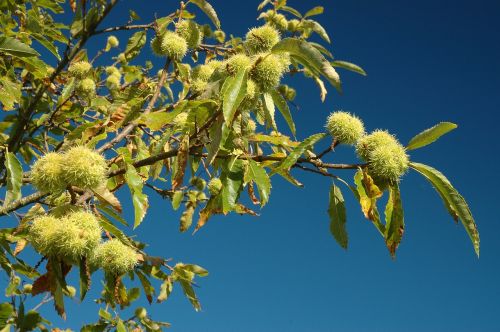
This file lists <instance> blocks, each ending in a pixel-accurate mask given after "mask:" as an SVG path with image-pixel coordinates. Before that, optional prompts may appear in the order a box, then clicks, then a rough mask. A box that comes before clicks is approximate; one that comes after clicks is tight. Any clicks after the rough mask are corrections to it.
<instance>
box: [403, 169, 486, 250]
mask: <svg viewBox="0 0 500 332" xmlns="http://www.w3.org/2000/svg"><path fill="white" fill-rule="evenodd" d="M410 167H411V168H413V169H414V170H416V171H417V172H419V173H420V174H422V175H423V176H424V177H425V178H426V179H427V180H428V181H429V182H430V183H431V184H432V186H433V187H434V189H436V191H437V192H438V193H439V196H441V199H442V200H443V202H444V203H445V205H446V206H447V208H448V211H449V212H450V214H451V215H452V217H453V218H454V219H457V218H458V219H460V221H461V222H462V224H463V225H464V228H465V230H466V232H467V234H468V235H469V237H470V239H471V241H472V244H473V245H474V251H475V252H476V255H477V256H478V257H479V232H478V230H477V226H476V223H475V221H474V218H473V217H472V213H471V211H470V209H469V206H468V205H467V202H466V201H465V199H464V198H463V197H462V195H460V193H459V192H458V191H457V190H456V189H455V188H454V187H453V186H452V184H451V183H450V181H449V180H448V179H447V178H446V177H445V176H444V175H443V173H441V172H439V171H438V170H437V169H435V168H432V167H431V166H428V165H424V164H420V163H415V162H411V163H410Z"/></svg>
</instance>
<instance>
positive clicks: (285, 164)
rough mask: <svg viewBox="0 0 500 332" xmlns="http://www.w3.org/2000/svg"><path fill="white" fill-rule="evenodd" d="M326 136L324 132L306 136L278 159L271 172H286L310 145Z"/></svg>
mask: <svg viewBox="0 0 500 332" xmlns="http://www.w3.org/2000/svg"><path fill="white" fill-rule="evenodd" d="M325 136H326V134H325V133H319V134H314V135H311V136H309V137H308V138H306V139H305V140H304V141H303V142H302V143H300V144H299V145H298V146H297V147H296V148H295V149H293V150H292V152H290V154H289V155H288V156H287V157H286V158H285V159H283V160H282V161H280V162H279V163H278V165H277V166H276V167H275V168H274V169H273V171H272V172H271V174H275V173H282V172H286V171H288V170H289V169H290V167H292V166H293V165H294V164H295V163H296V162H297V160H298V159H299V158H300V156H301V155H302V154H303V153H304V152H305V151H306V150H307V149H309V148H310V147H311V146H312V145H314V144H316V143H317V142H318V141H320V140H321V139H323V138H324V137H325Z"/></svg>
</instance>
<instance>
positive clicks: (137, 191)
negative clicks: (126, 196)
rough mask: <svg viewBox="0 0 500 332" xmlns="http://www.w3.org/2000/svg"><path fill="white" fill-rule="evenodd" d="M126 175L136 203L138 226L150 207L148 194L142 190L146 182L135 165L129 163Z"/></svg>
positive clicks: (136, 221) (134, 203)
mask: <svg viewBox="0 0 500 332" xmlns="http://www.w3.org/2000/svg"><path fill="white" fill-rule="evenodd" d="M122 151H123V150H122ZM124 177H125V181H126V182H127V185H128V187H129V190H130V194H131V195H132V203H133V205H134V228H136V227H137V226H139V225H140V224H141V222H142V220H143V219H144V217H145V216H146V211H147V209H148V207H149V203H148V196H147V195H146V194H144V193H143V192H142V188H143V186H144V183H143V182H142V178H141V176H140V175H139V173H138V172H137V170H136V169H135V167H134V166H132V165H130V164H127V166H126V171H125V176H124Z"/></svg>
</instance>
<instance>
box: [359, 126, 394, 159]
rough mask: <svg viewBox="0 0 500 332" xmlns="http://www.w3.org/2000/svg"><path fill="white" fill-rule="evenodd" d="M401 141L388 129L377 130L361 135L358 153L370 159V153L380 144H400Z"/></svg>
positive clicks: (361, 156) (362, 157) (363, 157)
mask: <svg viewBox="0 0 500 332" xmlns="http://www.w3.org/2000/svg"><path fill="white" fill-rule="evenodd" d="M398 144H399V142H398V140H397V139H396V137H394V135H391V134H390V133H389V132H388V131H386V130H375V131H373V132H372V133H371V134H369V135H366V136H363V137H361V138H360V139H359V140H358V142H357V143H356V153H357V154H358V156H359V157H360V158H361V159H363V160H364V161H368V160H369V159H370V153H371V152H372V151H373V150H375V149H376V148H377V147H379V146H386V145H398Z"/></svg>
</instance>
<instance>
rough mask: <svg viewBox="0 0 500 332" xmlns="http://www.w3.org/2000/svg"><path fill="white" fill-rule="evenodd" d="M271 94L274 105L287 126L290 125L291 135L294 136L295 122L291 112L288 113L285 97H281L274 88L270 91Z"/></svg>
mask: <svg viewBox="0 0 500 332" xmlns="http://www.w3.org/2000/svg"><path fill="white" fill-rule="evenodd" d="M271 96H272V97H273V101H274V105H276V107H278V110H279V111H280V113H281V115H283V117H284V118H285V121H286V123H287V124H288V127H290V130H291V131H292V134H293V136H295V134H296V131H295V122H293V118H292V113H290V108H289V107H288V104H287V102H286V100H285V98H283V96H282V95H281V94H280V93H279V92H277V91H276V90H273V91H271Z"/></svg>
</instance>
